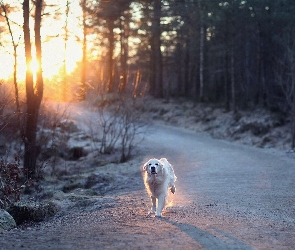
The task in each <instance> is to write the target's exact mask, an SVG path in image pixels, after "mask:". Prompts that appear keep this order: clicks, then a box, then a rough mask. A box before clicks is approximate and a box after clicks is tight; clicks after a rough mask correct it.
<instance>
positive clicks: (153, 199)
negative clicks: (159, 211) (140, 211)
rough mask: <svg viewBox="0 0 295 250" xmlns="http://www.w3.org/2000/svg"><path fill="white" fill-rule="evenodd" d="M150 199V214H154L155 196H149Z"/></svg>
mask: <svg viewBox="0 0 295 250" xmlns="http://www.w3.org/2000/svg"><path fill="white" fill-rule="evenodd" d="M151 199H152V208H151V212H150V213H151V214H154V213H156V197H154V196H151Z"/></svg>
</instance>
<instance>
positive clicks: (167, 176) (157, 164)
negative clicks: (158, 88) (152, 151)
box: [143, 158, 176, 217]
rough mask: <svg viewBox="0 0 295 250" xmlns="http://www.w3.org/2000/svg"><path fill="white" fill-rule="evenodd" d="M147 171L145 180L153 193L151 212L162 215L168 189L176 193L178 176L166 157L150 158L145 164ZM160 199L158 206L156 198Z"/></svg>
mask: <svg viewBox="0 0 295 250" xmlns="http://www.w3.org/2000/svg"><path fill="white" fill-rule="evenodd" d="M143 170H144V172H145V175H144V182H145V186H146V188H147V191H148V193H149V194H150V195H151V200H152V208H151V211H150V213H151V214H156V216H158V217H161V216H162V210H163V208H164V206H165V201H166V197H167V195H168V189H169V188H170V191H171V192H172V193H173V194H174V193H175V190H176V188H175V184H174V182H175V181H176V176H175V174H174V170H173V167H172V165H171V164H170V163H169V162H168V160H167V159H166V158H161V159H160V160H158V159H150V160H149V161H148V162H146V163H145V164H144V166H143ZM157 199H158V206H157V204H156V200H157Z"/></svg>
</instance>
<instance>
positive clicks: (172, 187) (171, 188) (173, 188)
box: [170, 185, 176, 194]
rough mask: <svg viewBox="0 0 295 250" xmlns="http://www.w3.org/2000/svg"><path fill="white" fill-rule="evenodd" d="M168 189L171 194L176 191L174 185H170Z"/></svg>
mask: <svg viewBox="0 0 295 250" xmlns="http://www.w3.org/2000/svg"><path fill="white" fill-rule="evenodd" d="M170 191H171V193H172V194H174V193H175V191H176V187H175V186H174V185H173V186H171V187H170Z"/></svg>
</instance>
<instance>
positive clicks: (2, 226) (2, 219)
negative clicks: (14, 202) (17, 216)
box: [0, 209, 16, 232]
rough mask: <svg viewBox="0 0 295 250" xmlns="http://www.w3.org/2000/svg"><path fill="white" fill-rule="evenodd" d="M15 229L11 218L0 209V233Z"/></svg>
mask: <svg viewBox="0 0 295 250" xmlns="http://www.w3.org/2000/svg"><path fill="white" fill-rule="evenodd" d="M15 227H16V223H15V220H14V219H13V217H12V216H11V215H10V214H9V213H8V212H7V211H5V210H3V209H0V232H1V231H4V230H10V229H12V228H15Z"/></svg>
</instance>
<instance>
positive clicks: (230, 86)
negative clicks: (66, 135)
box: [0, 0, 295, 175]
mask: <svg viewBox="0 0 295 250" xmlns="http://www.w3.org/2000/svg"><path fill="white" fill-rule="evenodd" d="M15 2H16V3H15ZM15 2H14V3H13V4H12V3H11V2H10V1H0V4H1V11H0V24H1V26H0V31H1V36H0V39H1V46H2V47H7V48H8V47H10V48H13V49H12V51H11V54H12V55H14V59H15V65H14V66H15V67H14V74H13V78H12V79H13V80H11V83H12V84H11V86H13V88H14V103H15V104H16V111H17V113H18V114H22V117H23V116H26V118H25V119H23V120H24V122H23V123H24V124H23V125H20V130H21V133H20V134H21V137H22V139H23V142H24V144H25V159H24V162H25V166H26V167H27V168H28V169H31V170H32V172H34V166H35V164H36V157H37V156H36V146H37V145H36V144H37V142H36V131H37V123H38V110H39V107H40V104H41V101H42V98H43V92H44V93H46V92H47V95H52V94H51V93H52V91H54V92H56V91H57V90H58V91H60V92H62V94H61V95H63V99H64V100H68V99H69V95H71V96H78V97H79V99H80V100H84V99H87V98H89V97H90V96H93V93H96V94H97V93H99V94H102V93H132V95H133V96H139V95H147V94H150V95H151V96H154V97H156V98H168V99H169V98H170V97H185V98H190V99H193V100H195V101H196V102H207V103H215V104H217V105H220V106H222V107H224V109H225V110H226V111H232V112H233V113H235V112H238V111H239V110H243V109H253V108H256V107H263V108H266V109H270V110H272V111H273V112H279V113H281V114H283V115H284V116H285V117H286V118H285V119H286V120H287V119H288V117H291V120H292V124H293V126H292V128H293V132H292V133H293V147H294V146H295V121H294V120H295V26H294V24H295V15H294V13H295V2H294V0H276V1H273V0H248V1H241V0H230V1H220V0H169V1H165V0H162V1H161V0H138V1H132V0H100V1H99V0H96V1H93V0H92V1H90V0H80V1H79V7H80V8H81V13H82V14H81V16H79V17H77V18H79V20H80V26H79V27H77V29H81V30H82V31H83V32H82V34H83V35H82V37H79V38H77V40H79V41H80V43H81V50H82V51H83V52H82V59H81V62H80V63H79V65H78V66H79V67H78V68H77V69H76V71H74V72H73V73H71V75H66V74H65V72H67V71H66V66H67V64H66V62H65V63H64V68H63V69H61V74H63V78H62V80H60V78H61V77H60V76H56V77H55V78H54V77H53V78H52V79H51V80H50V81H51V83H50V84H48V85H46V82H48V81H49V80H48V79H43V76H42V63H41V62H42V60H41V58H42V46H43V43H44V42H45V41H46V42H48V40H50V37H44V36H43V37H41V32H42V28H43V27H42V24H43V22H44V20H45V19H48V18H51V19H52V25H54V20H55V19H56V20H57V19H58V18H59V17H60V16H61V15H66V16H68V14H69V13H70V11H71V8H72V6H73V5H72V3H73V1H69V0H67V1H60V2H56V1H53V0H51V1H49V0H48V1H46V0H45V1H43V0H36V1H29V0H24V1H23V2H22V1H15ZM65 6H66V11H65V12H64V11H63V12H62V11H61V7H65ZM17 11H18V12H22V13H23V23H20V24H19V27H20V29H22V30H23V35H22V36H21V37H15V36H14V35H13V34H14V30H13V29H12V26H13V25H15V22H14V21H13V20H11V19H10V15H11V14H12V13H13V12H17ZM30 23H33V26H32V25H31V26H30ZM68 26H69V23H68V21H67V18H66V21H65V24H64V27H63V30H61V31H60V35H62V37H63V39H64V43H65V49H66V48H67V41H68V39H69V36H70V35H71V32H72V31H71V30H70V29H69V28H68ZM30 27H34V28H33V29H32V28H31V30H30ZM32 34H33V35H32ZM32 44H34V48H35V50H36V53H35V54H36V57H37V60H38V62H39V71H38V72H37V73H36V76H35V77H34V76H33V73H32V72H30V71H29V70H27V72H26V80H25V85H26V88H25V92H26V93H25V98H26V101H24V102H21V100H20V98H21V97H20V96H19V82H18V79H17V74H16V72H15V71H16V65H17V63H18V61H17V60H18V57H17V49H21V48H23V50H24V51H25V55H26V65H29V64H30V61H31V60H32V54H34V53H32V50H33V47H32ZM52 53H54V51H53V52H52ZM73 53H74V52H73ZM93 55H96V56H93ZM65 61H66V60H65ZM0 70H1V69H0ZM6 81H7V80H5V79H4V80H1V83H4V82H6ZM54 81H56V83H58V84H55V83H53V82H54ZM7 82H9V83H10V81H7ZM54 88H55V89H54ZM48 93H49V94H48ZM1 98H2V101H1V103H2V104H1V105H2V106H3V103H4V99H3V98H4V97H2V96H1ZM22 103H25V105H24V104H22ZM22 105H24V106H25V107H23V108H24V109H25V111H24V112H22V107H21V106H22ZM4 106H5V105H4ZM21 119H22V118H21V117H20V116H19V121H18V122H19V124H21V121H20V120H21ZM2 126H5V124H4V123H3V124H2ZM21 128H22V129H21ZM0 129H1V130H2V128H0ZM32 175H33V174H32Z"/></svg>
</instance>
